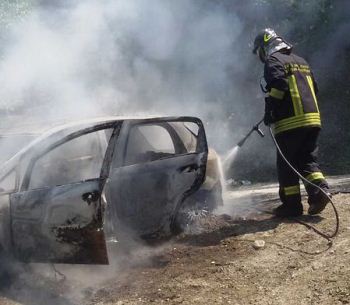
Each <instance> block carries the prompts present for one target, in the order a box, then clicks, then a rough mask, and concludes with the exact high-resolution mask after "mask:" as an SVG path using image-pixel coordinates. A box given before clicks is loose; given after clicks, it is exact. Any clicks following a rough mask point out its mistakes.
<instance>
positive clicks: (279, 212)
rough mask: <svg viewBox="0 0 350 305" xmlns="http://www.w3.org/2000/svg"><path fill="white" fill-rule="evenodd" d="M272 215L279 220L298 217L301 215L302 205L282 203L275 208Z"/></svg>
mask: <svg viewBox="0 0 350 305" xmlns="http://www.w3.org/2000/svg"><path fill="white" fill-rule="evenodd" d="M273 214H274V215H275V216H276V217H281V218H287V217H298V216H301V215H303V205H302V204H301V203H299V204H293V205H291V204H285V203H284V204H281V205H280V206H279V207H277V208H275V209H274V210H273Z"/></svg>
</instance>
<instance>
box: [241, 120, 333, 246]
mask: <svg viewBox="0 0 350 305" xmlns="http://www.w3.org/2000/svg"><path fill="white" fill-rule="evenodd" d="M263 120H264V119H262V120H260V121H259V122H258V123H257V124H255V125H254V126H253V127H252V129H251V130H250V131H249V132H248V134H247V135H246V136H245V137H244V138H243V139H242V140H241V141H239V142H238V143H237V146H238V147H242V145H243V144H244V143H245V141H246V140H247V139H248V138H249V137H250V135H251V134H252V133H253V132H254V131H256V132H257V133H258V134H259V135H260V136H261V137H264V133H263V132H262V131H261V130H260V128H259V125H260V124H261V123H262V122H263ZM269 131H270V135H271V138H272V140H273V143H274V145H275V147H276V149H277V151H278V153H279V154H280V156H281V157H282V159H283V160H284V162H286V163H287V165H288V166H289V167H290V168H291V169H292V170H293V172H294V173H295V174H296V175H297V176H298V177H299V178H300V179H301V180H302V181H303V182H304V183H305V184H308V185H311V186H313V187H315V188H317V189H318V190H319V191H320V192H322V193H323V194H324V195H326V196H327V197H328V199H329V201H330V203H331V205H332V208H333V211H334V214H335V219H336V225H335V229H334V231H333V233H331V234H326V233H323V232H321V231H320V230H318V229H317V228H315V227H314V226H312V225H310V224H308V223H306V222H304V221H302V220H300V219H297V218H296V219H295V221H296V222H298V223H300V224H302V225H304V226H306V227H307V228H309V229H311V230H313V231H314V232H315V233H317V234H319V235H320V236H322V237H323V238H325V239H326V240H327V241H328V243H329V245H330V246H331V245H332V243H333V238H334V237H336V236H337V234H338V231H339V214H338V211H337V209H336V207H335V205H334V202H333V200H332V198H331V196H330V195H329V194H328V193H327V192H326V191H325V190H324V189H322V188H321V187H320V186H318V185H317V184H314V183H312V182H311V181H309V180H308V179H306V178H305V177H304V176H303V175H301V174H300V173H299V172H298V170H297V169H296V168H295V167H294V166H293V165H292V164H291V163H290V162H289V161H288V160H287V158H286V157H285V155H284V154H283V152H282V150H281V148H280V146H279V145H278V143H277V140H276V138H275V136H274V134H273V132H272V129H271V127H270V126H269Z"/></svg>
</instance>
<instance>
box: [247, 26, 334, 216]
mask: <svg viewBox="0 0 350 305" xmlns="http://www.w3.org/2000/svg"><path fill="white" fill-rule="evenodd" d="M292 48H293V46H292V45H291V44H290V43H288V42H287V41H285V40H284V39H283V38H282V37H281V36H278V35H277V34H276V32H275V31H274V30H273V29H270V28H267V29H264V30H262V31H261V32H260V33H259V34H258V35H257V36H256V38H255V41H254V49H253V53H254V54H257V55H258V56H259V58H260V60H261V61H262V62H263V63H264V65H265V67H264V78H265V81H266V94H267V96H266V97H265V115H264V123H265V125H270V124H273V129H274V134H275V137H276V140H277V143H278V145H279V146H280V148H281V150H282V152H283V154H284V155H285V157H286V158H287V160H288V161H289V162H290V163H291V164H292V165H293V166H294V167H295V168H296V169H297V170H298V171H299V172H300V173H301V174H302V175H303V176H304V177H305V178H306V179H307V180H309V181H310V182H312V183H313V184H316V185H318V186H319V187H320V188H322V189H323V190H324V191H325V192H326V193H327V194H328V195H329V187H328V184H327V181H326V180H325V178H324V176H323V174H322V172H321V170H320V167H319V165H318V162H317V152H318V145H317V139H318V135H319V132H320V129H321V119H320V111H319V108H318V103H317V97H316V96H317V92H318V88H317V84H316V82H315V79H314V76H313V73H312V71H311V69H310V66H309V64H308V63H307V62H306V61H305V60H304V59H303V58H301V57H299V56H297V55H296V54H294V53H293V52H292ZM277 173H278V181H279V195H280V199H281V201H282V204H281V205H280V206H279V207H277V208H276V209H275V210H274V214H275V215H276V216H278V217H295V216H300V215H302V214H303V206H302V203H301V195H300V185H299V177H298V176H297V175H296V173H295V172H294V171H293V170H292V169H291V168H290V167H289V166H288V164H287V163H286V162H285V161H284V160H283V159H282V157H281V156H280V155H279V154H278V153H277ZM305 189H306V191H307V193H308V203H309V208H308V214H309V215H314V214H318V213H320V212H321V211H323V209H324V208H325V207H326V205H327V203H328V202H329V198H328V196H327V195H325V194H324V193H323V192H322V191H320V190H319V189H318V188H316V187H314V186H312V185H310V184H307V183H306V184H305Z"/></svg>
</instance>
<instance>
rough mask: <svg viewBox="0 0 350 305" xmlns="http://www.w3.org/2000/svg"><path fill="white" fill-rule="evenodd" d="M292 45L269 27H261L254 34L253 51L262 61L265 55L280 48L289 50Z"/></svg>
mask: <svg viewBox="0 0 350 305" xmlns="http://www.w3.org/2000/svg"><path fill="white" fill-rule="evenodd" d="M292 47H293V46H292V45H291V44H290V43H288V42H287V41H285V40H284V39H283V38H282V37H281V36H278V35H277V34H276V32H275V31H274V30H273V29H271V28H266V29H263V30H262V31H260V32H259V33H258V35H256V37H255V40H254V48H253V53H254V54H258V55H259V58H260V60H261V61H262V62H265V60H266V57H268V56H270V55H271V54H273V53H275V52H277V51H280V50H291V49H292Z"/></svg>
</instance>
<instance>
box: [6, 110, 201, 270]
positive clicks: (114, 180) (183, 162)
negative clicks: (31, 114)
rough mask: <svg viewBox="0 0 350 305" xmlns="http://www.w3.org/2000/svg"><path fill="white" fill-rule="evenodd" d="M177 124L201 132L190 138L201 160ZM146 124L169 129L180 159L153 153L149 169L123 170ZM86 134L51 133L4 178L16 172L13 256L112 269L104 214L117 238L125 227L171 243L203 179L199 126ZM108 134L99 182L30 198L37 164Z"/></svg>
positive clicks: (124, 127) (164, 122)
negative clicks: (131, 138) (71, 144)
mask: <svg viewBox="0 0 350 305" xmlns="http://www.w3.org/2000/svg"><path fill="white" fill-rule="evenodd" d="M171 122H191V123H195V124H197V126H198V127H199V130H198V135H195V134H193V133H192V135H193V136H196V138H197V147H196V151H195V152H190V153H189V152H187V151H186V147H185V144H184V143H183V142H182V140H181V138H180V136H179V135H178V134H177V131H175V129H174V128H173V127H172V126H171V124H170V123H171ZM143 124H154V125H161V126H162V127H164V128H166V130H167V131H168V132H169V134H170V136H171V138H172V141H173V143H174V147H175V154H167V153H158V152H156V151H150V152H149V155H148V156H147V158H146V160H148V161H147V162H144V163H140V164H132V165H125V164H124V163H123V162H124V158H125V151H126V145H127V141H128V140H127V139H128V133H129V131H130V128H132V126H135V125H143ZM82 126H83V127H82V128H81V129H79V128H77V127H75V129H73V132H70V133H68V135H67V132H65V129H64V128H62V129H60V132H58V133H51V134H50V133H49V134H48V138H41V139H40V141H37V142H35V145H34V144H31V145H29V146H28V148H27V149H24V150H22V152H21V153H20V154H18V155H17V156H15V157H14V158H12V160H10V162H9V163H7V164H6V166H5V167H4V168H3V169H2V170H0V173H1V174H3V177H2V178H4V177H5V176H6V175H7V174H9V173H11V172H12V171H13V170H16V189H15V190H14V191H13V192H10V193H9V197H10V211H9V215H10V225H9V227H10V231H11V241H12V245H13V251H14V252H15V253H16V255H17V257H18V258H20V259H21V260H23V261H34V262H53V263H85V264H92V263H93V264H106V263H108V256H107V249H106V239H105V226H106V219H105V214H106V212H108V213H107V214H106V215H109V216H108V222H112V226H111V228H113V232H112V233H113V234H114V235H117V236H118V229H119V228H120V226H124V225H125V226H126V227H128V229H130V230H132V231H133V232H134V233H136V234H137V235H138V236H141V237H150V236H152V237H157V238H159V237H161V236H165V235H169V234H171V233H172V229H171V226H172V224H173V222H174V220H175V219H176V215H177V213H178V211H179V209H180V208H181V207H183V206H184V205H185V204H186V199H187V198H188V197H189V196H191V195H192V194H193V193H195V192H196V191H197V190H198V189H199V188H200V186H201V184H202V183H203V181H204V179H205V171H206V162H207V155H208V146H207V141H206V136H205V131H204V126H203V124H202V122H201V121H200V120H199V119H197V118H193V117H170V118H151V119H125V120H118V119H116V120H108V121H101V122H97V123H96V122H93V123H91V125H90V126H89V125H86V124H84V125H82ZM69 128H70V127H69ZM110 128H113V133H112V135H111V137H110V139H109V143H108V146H107V150H106V152H105V155H104V160H103V163H102V167H101V171H100V177H99V178H96V179H90V180H86V181H81V182H76V183H71V184H66V185H62V186H54V187H46V188H41V189H34V190H28V187H29V182H30V177H31V174H32V171H33V167H34V164H35V162H36V161H37V160H38V159H39V158H40V157H41V156H43V155H44V154H46V153H48V152H50V151H51V150H53V149H54V148H56V147H58V146H59V145H61V144H64V143H66V142H67V141H70V140H72V139H74V138H77V137H79V136H82V135H84V134H87V133H90V132H94V131H98V130H103V129H110ZM68 130H70V129H68ZM188 132H191V130H188ZM24 157H26V158H29V162H28V164H25V167H24V169H25V171H24V176H23V178H22V177H21V175H23V173H21V172H20V166H19V165H20V162H21V161H22V160H23V158H24ZM21 165H22V164H21ZM22 166H23V165H22ZM22 170H23V169H22ZM0 180H1V177H0ZM102 194H105V195H106V196H105V197H106V199H107V200H106V201H105V200H104V198H105V197H104V195H102ZM102 197H103V200H102Z"/></svg>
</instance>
